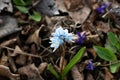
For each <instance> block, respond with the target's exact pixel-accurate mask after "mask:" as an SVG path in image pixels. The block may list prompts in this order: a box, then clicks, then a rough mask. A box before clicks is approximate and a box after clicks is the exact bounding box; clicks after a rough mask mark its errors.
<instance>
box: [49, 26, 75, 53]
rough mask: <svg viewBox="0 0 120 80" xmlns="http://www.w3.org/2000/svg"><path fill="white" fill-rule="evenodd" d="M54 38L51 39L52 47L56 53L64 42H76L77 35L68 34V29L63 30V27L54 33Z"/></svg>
mask: <svg viewBox="0 0 120 80" xmlns="http://www.w3.org/2000/svg"><path fill="white" fill-rule="evenodd" d="M52 36H53V37H51V38H50V40H51V42H50V43H51V46H50V47H53V48H54V50H53V51H55V50H56V49H57V48H58V47H59V46H60V45H61V44H63V42H64V41H65V42H74V40H75V38H76V37H75V35H74V34H72V33H68V30H67V29H65V30H64V29H63V28H62V27H59V28H57V29H56V30H55V32H54V33H52Z"/></svg>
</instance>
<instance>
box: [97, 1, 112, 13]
mask: <svg viewBox="0 0 120 80" xmlns="http://www.w3.org/2000/svg"><path fill="white" fill-rule="evenodd" d="M109 4H110V3H109V2H107V3H105V4H103V5H102V6H100V7H99V8H97V9H96V11H97V12H98V13H100V14H101V13H104V11H105V9H106V8H107V7H108V6H109Z"/></svg>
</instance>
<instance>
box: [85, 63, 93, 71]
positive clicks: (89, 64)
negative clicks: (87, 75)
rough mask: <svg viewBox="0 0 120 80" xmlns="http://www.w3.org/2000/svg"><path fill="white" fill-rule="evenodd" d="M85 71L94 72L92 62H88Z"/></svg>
mask: <svg viewBox="0 0 120 80" xmlns="http://www.w3.org/2000/svg"><path fill="white" fill-rule="evenodd" d="M86 69H87V70H94V65H93V63H92V61H89V62H88V65H87V66H86Z"/></svg>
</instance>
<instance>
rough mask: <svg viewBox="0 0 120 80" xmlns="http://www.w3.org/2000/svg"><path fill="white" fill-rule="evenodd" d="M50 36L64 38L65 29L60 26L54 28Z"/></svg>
mask: <svg viewBox="0 0 120 80" xmlns="http://www.w3.org/2000/svg"><path fill="white" fill-rule="evenodd" d="M52 36H54V37H59V38H60V39H64V38H65V36H66V30H63V28H62V27H59V28H57V29H56V30H55V32H54V33H52Z"/></svg>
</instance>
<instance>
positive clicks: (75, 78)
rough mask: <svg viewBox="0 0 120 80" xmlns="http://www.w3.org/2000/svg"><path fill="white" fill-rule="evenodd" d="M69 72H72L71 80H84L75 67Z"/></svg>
mask: <svg viewBox="0 0 120 80" xmlns="http://www.w3.org/2000/svg"><path fill="white" fill-rule="evenodd" d="M71 72H72V77H73V80H84V76H83V73H82V72H81V73H80V72H79V70H78V67H77V66H76V65H75V66H73V68H72V70H71Z"/></svg>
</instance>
